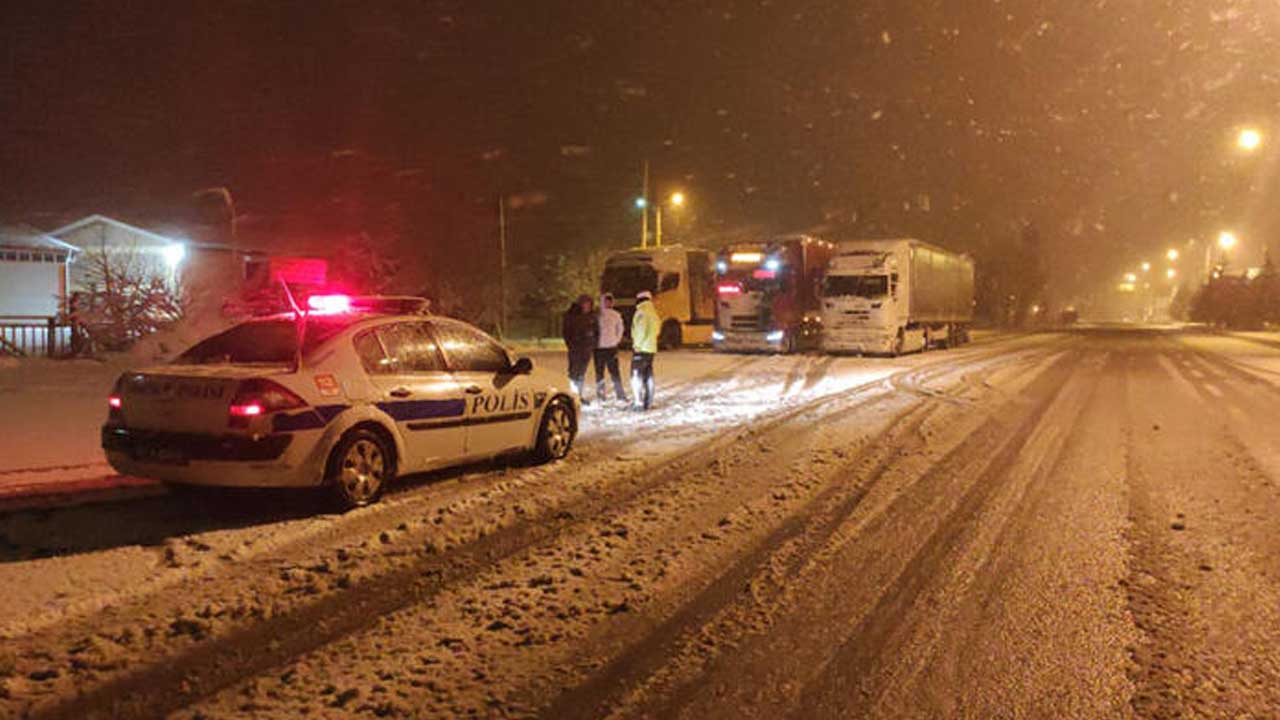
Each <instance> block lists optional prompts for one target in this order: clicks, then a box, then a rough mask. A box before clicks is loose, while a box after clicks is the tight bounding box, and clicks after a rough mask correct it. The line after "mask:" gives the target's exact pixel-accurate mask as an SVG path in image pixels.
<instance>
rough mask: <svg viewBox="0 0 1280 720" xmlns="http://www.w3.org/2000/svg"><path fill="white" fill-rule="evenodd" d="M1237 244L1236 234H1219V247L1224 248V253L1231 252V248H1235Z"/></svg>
mask: <svg viewBox="0 0 1280 720" xmlns="http://www.w3.org/2000/svg"><path fill="white" fill-rule="evenodd" d="M1236 242H1237V240H1236V235H1235V233H1233V232H1231V231H1229V230H1223V231H1222V232H1220V233H1218V247H1220V248H1222V249H1223V250H1224V251H1225V250H1230V249H1231V248H1233V247H1235V246H1236Z"/></svg>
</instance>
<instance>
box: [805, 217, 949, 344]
mask: <svg viewBox="0 0 1280 720" xmlns="http://www.w3.org/2000/svg"><path fill="white" fill-rule="evenodd" d="M973 290H974V280H973V260H972V259H971V258H970V257H969V256H967V255H962V254H960V253H955V252H951V251H949V250H944V249H943V248H940V247H937V246H935V245H930V244H928V243H925V242H922V241H920V240H913V239H894V240H849V241H844V242H841V243H839V245H838V246H837V249H836V255H835V257H834V258H832V259H831V261H830V262H829V263H828V265H827V272H826V275H825V276H824V277H823V281H822V293H821V294H822V346H823V349H824V350H825V351H827V352H850V353H868V354H872V353H874V354H886V355H899V354H901V353H904V352H912V351H917V350H926V349H928V348H930V347H950V346H953V345H958V344H960V343H964V342H968V340H969V325H970V323H971V322H972V321H973Z"/></svg>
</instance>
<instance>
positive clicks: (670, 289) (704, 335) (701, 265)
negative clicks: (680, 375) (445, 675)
mask: <svg viewBox="0 0 1280 720" xmlns="http://www.w3.org/2000/svg"><path fill="white" fill-rule="evenodd" d="M641 290H648V291H649V292H651V293H653V306H654V309H655V310H657V311H658V317H660V318H661V319H662V330H661V332H660V333H659V335H658V344H659V346H660V347H662V348H664V349H666V348H678V347H680V346H681V345H704V344H706V343H708V342H710V341H711V329H712V325H713V323H714V322H715V313H716V305H715V275H714V268H713V265H712V255H711V253H710V252H709V251H707V250H701V249H698V248H690V247H684V246H681V245H663V246H660V247H647V248H632V249H630V250H623V251H620V252H617V253H614V254H613V255H610V256H609V257H608V258H607V259H606V260H605V264H604V275H602V276H601V278H600V291H601V292H607V293H612V294H613V302H614V307H615V308H616V309H617V310H618V312H620V313H622V319H623V321H624V325H623V327H625V328H626V342H628V343H629V342H630V338H631V317H632V316H633V315H635V311H636V293H638V292H640V291H641Z"/></svg>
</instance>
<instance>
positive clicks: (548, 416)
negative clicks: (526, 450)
mask: <svg viewBox="0 0 1280 720" xmlns="http://www.w3.org/2000/svg"><path fill="white" fill-rule="evenodd" d="M577 433H578V422H577V418H575V417H574V416H573V406H572V405H570V404H569V403H568V402H565V400H564V398H555V399H554V400H552V401H551V403H550V404H549V405H548V406H547V411H546V412H545V413H543V414H542V424H540V425H539V426H538V441H537V444H536V445H534V446H533V460H534V461H535V462H538V463H548V462H552V461H554V460H559V459H561V458H563V457H564V456H565V455H568V454H569V448H571V447H573V438H574V436H575V435H577Z"/></svg>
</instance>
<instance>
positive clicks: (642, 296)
mask: <svg viewBox="0 0 1280 720" xmlns="http://www.w3.org/2000/svg"><path fill="white" fill-rule="evenodd" d="M652 299H653V293H651V292H649V291H648V290H641V291H640V292H638V293H636V301H640V300H652Z"/></svg>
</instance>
